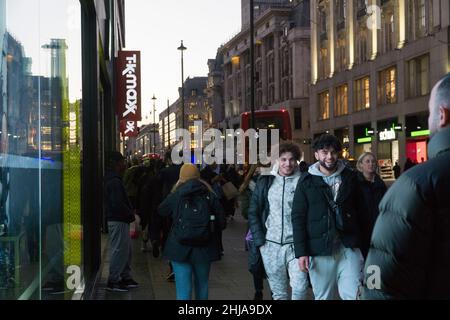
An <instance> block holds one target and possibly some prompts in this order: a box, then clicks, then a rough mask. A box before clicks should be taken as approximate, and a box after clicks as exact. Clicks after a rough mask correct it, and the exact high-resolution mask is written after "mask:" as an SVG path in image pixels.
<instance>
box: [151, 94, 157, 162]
mask: <svg viewBox="0 0 450 320" xmlns="http://www.w3.org/2000/svg"><path fill="white" fill-rule="evenodd" d="M152 100H153V153H156V152H155V149H156V118H155V117H156V97H155V94H153V98H152Z"/></svg>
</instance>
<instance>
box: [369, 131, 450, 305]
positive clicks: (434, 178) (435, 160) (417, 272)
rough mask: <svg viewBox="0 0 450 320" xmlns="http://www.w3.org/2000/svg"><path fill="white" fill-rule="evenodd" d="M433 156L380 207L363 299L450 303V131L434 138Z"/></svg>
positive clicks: (407, 175) (396, 186)
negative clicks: (425, 300)
mask: <svg viewBox="0 0 450 320" xmlns="http://www.w3.org/2000/svg"><path fill="white" fill-rule="evenodd" d="M428 155H429V157H430V158H431V160H429V161H427V162H425V163H423V164H420V165H418V166H415V167H414V168H411V169H409V170H408V171H407V172H405V173H403V174H402V175H401V176H400V178H399V179H398V180H397V181H396V182H395V183H394V185H393V186H392V187H390V189H389V190H388V192H387V193H386V195H385V197H384V198H383V200H382V201H381V203H380V215H379V217H378V219H377V221H376V223H375V228H374V230H373V234H372V240H371V248H370V251H369V255H368V257H367V261H366V265H365V271H366V273H365V278H366V279H365V280H366V283H367V284H368V286H367V287H365V288H364V290H363V296H362V297H363V299H450V277H449V275H448V273H449V270H450V201H449V196H450V170H449V165H450V127H449V128H446V129H444V130H442V131H440V132H439V133H437V134H436V135H435V136H434V137H433V138H432V139H431V141H430V143H429V145H428ZM371 266H377V267H378V268H379V280H381V281H380V283H379V285H380V286H379V287H377V279H376V278H377V274H376V272H374V271H373V270H374V269H373V267H371ZM369 267H371V268H369ZM369 287H370V288H371V289H369Z"/></svg>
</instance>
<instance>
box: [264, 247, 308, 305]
mask: <svg viewBox="0 0 450 320" xmlns="http://www.w3.org/2000/svg"><path fill="white" fill-rule="evenodd" d="M260 250H261V256H262V259H263V262H264V269H265V270H266V274H267V280H268V281H269V286H270V290H271V291H272V298H273V299H274V300H288V299H289V295H288V292H289V291H288V290H289V287H288V285H289V284H290V286H291V288H292V300H306V299H307V292H308V276H307V274H306V273H304V272H301V271H300V269H299V267H298V262H297V261H298V259H296V258H295V254H294V245H293V244H285V245H279V244H276V243H273V242H269V241H267V242H266V243H265V244H264V245H263V246H261V247H260Z"/></svg>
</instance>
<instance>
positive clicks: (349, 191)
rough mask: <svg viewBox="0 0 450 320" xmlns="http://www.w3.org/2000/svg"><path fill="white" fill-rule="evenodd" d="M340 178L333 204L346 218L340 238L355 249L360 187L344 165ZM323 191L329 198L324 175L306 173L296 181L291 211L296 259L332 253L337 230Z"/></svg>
mask: <svg viewBox="0 0 450 320" xmlns="http://www.w3.org/2000/svg"><path fill="white" fill-rule="evenodd" d="M341 178H342V184H341V186H340V187H339V191H338V195H337V198H336V203H337V204H338V205H339V207H340V208H341V211H342V212H343V216H344V217H345V230H344V231H343V232H340V237H341V241H342V244H343V245H344V246H345V247H346V248H358V247H359V230H358V214H359V210H358V201H357V197H358V196H359V190H358V183H357V180H356V174H355V172H353V171H352V170H350V169H348V168H345V169H344V170H343V171H342V172H341ZM324 192H327V193H328V196H329V198H332V193H331V190H330V187H329V186H328V185H327V184H326V183H325V182H324V181H323V178H322V177H320V176H315V175H311V174H310V173H307V174H305V175H304V176H303V177H302V178H301V179H300V180H299V182H298V184H297V189H296V190H295V195H294V202H293V207H292V214H291V215H292V228H293V233H294V249H295V257H296V258H299V257H303V256H329V255H331V254H332V249H333V241H334V236H335V235H336V232H338V231H337V230H336V227H335V222H334V214H333V213H332V211H331V209H330V207H329V205H328V202H327V200H326V198H325V196H324Z"/></svg>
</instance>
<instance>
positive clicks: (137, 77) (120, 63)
mask: <svg viewBox="0 0 450 320" xmlns="http://www.w3.org/2000/svg"><path fill="white" fill-rule="evenodd" d="M116 79H117V80H116V101H117V105H116V113H117V114H118V116H119V120H120V130H121V132H122V134H123V135H124V136H129V137H135V136H137V134H138V130H137V122H138V121H141V120H142V118H141V53H140V51H119V56H118V58H117V65H116Z"/></svg>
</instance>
